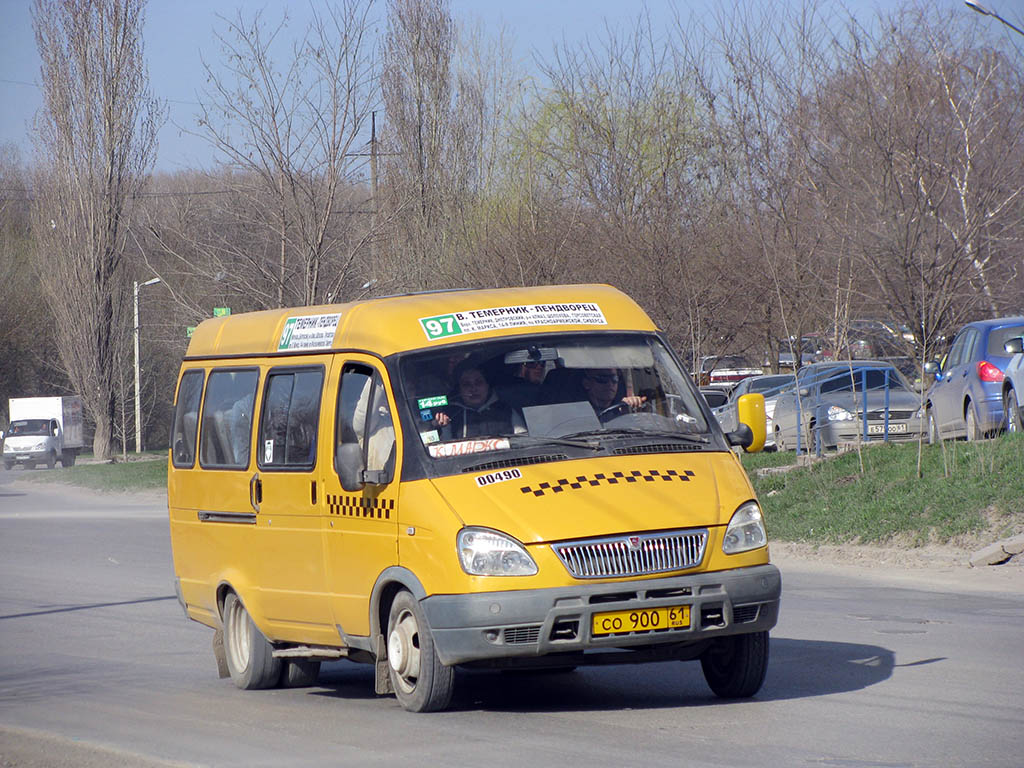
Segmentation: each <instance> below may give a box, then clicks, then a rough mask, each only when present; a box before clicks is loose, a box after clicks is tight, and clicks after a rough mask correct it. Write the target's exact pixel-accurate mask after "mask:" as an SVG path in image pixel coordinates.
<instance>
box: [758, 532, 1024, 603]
mask: <svg viewBox="0 0 1024 768" xmlns="http://www.w3.org/2000/svg"><path fill="white" fill-rule="evenodd" d="M770 549H771V557H772V562H774V563H775V564H776V565H777V566H778V567H779V569H780V570H782V572H783V579H785V573H786V571H800V572H804V573H821V572H825V571H828V572H835V573H840V572H841V573H845V574H847V575H850V576H856V577H858V578H861V579H864V580H868V581H885V582H886V583H888V584H892V583H893V582H898V583H903V584H906V585H907V586H908V587H913V588H921V589H931V590H935V591H953V590H955V591H971V592H1024V557H1022V556H1020V555H1018V556H1016V557H1013V558H1011V559H1010V560H1008V561H1007V562H1005V563H1003V564H1001V565H986V566H977V567H974V566H972V565H971V564H970V559H971V557H972V556H973V555H974V553H975V551H976V550H975V548H973V547H962V546H953V545H927V546H923V547H909V548H908V547H900V546H896V545H894V546H876V545H868V544H843V545H836V544H806V543H796V542H789V541H772V542H771V545H770Z"/></svg>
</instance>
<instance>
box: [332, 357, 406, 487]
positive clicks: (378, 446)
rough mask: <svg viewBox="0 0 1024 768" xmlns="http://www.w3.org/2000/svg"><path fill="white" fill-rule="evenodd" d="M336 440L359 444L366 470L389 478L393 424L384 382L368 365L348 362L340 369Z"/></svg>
mask: <svg viewBox="0 0 1024 768" xmlns="http://www.w3.org/2000/svg"><path fill="white" fill-rule="evenodd" d="M335 443H336V446H341V445H342V444H343V443H358V444H359V448H360V450H361V451H362V453H363V458H364V465H365V467H366V469H367V471H370V472H380V471H385V472H386V474H387V476H388V477H390V475H391V470H392V469H393V467H394V456H395V427H394V422H393V420H392V416H391V409H390V407H389V406H388V397H387V390H386V389H385V387H384V382H383V381H382V380H381V377H380V375H379V374H377V373H376V372H374V370H373V369H372V368H370V367H368V366H364V365H356V364H350V365H346V366H345V368H344V369H343V370H342V375H341V387H340V388H339V390H338V423H337V434H336V436H335Z"/></svg>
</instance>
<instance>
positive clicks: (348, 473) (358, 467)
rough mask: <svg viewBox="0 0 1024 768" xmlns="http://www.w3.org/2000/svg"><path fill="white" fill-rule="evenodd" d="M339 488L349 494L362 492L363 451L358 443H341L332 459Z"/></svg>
mask: <svg viewBox="0 0 1024 768" xmlns="http://www.w3.org/2000/svg"><path fill="white" fill-rule="evenodd" d="M334 468H335V470H337V472H338V479H339V480H341V487H342V488H344V489H345V490H346V491H348V492H349V493H355V492H356V491H361V490H363V469H364V467H363V449H362V448H360V447H359V443H342V444H341V445H340V446H338V455H337V456H336V457H335V459H334Z"/></svg>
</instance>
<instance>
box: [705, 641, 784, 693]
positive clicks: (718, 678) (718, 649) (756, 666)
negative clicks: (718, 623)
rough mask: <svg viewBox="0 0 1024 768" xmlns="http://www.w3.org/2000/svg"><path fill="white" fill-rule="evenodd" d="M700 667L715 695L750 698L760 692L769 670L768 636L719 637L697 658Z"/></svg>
mask: <svg viewBox="0 0 1024 768" xmlns="http://www.w3.org/2000/svg"><path fill="white" fill-rule="evenodd" d="M700 666H701V669H702V670H704V679H705V680H706V681H707V683H708V686H709V687H710V688H711V690H712V691H714V692H715V695H716V696H720V697H721V698H723V699H745V698H748V697H750V696H753V695H754V694H755V693H757V692H758V691H759V690H760V689H761V684H762V683H763V682H764V676H765V673H766V672H767V671H768V633H767V632H754V633H751V634H748V635H729V636H727V637H721V638H719V639H717V640H716V641H715V643H714V644H713V645H712V646H711V647H710V648H709V649H708V650H706V651H705V652H704V655H702V656H701V657H700Z"/></svg>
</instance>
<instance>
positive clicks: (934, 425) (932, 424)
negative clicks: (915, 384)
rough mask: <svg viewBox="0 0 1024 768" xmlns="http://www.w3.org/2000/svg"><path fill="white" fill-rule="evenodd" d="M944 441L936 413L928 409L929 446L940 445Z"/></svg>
mask: <svg viewBox="0 0 1024 768" xmlns="http://www.w3.org/2000/svg"><path fill="white" fill-rule="evenodd" d="M941 441H942V435H940V434H939V423H938V422H937V421H936V420H935V411H934V410H932V409H931V408H929V409H928V444H929V445H938V444H939V443H940V442H941Z"/></svg>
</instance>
